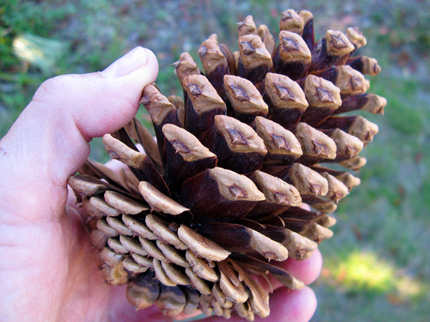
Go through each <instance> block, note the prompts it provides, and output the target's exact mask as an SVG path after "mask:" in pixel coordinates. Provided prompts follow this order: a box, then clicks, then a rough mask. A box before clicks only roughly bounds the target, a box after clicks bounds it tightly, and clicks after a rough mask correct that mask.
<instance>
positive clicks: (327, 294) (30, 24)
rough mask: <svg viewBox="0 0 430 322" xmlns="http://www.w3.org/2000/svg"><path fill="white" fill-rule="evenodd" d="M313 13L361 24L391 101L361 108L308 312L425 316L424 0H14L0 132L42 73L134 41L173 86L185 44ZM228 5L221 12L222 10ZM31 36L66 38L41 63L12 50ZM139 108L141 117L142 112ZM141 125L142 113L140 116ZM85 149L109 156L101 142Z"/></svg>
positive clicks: (332, 21)
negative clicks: (351, 160) (365, 137)
mask: <svg viewBox="0 0 430 322" xmlns="http://www.w3.org/2000/svg"><path fill="white" fill-rule="evenodd" d="M290 7H291V8H294V9H296V10H301V9H305V8H306V9H309V10H311V11H312V12H313V13H314V16H315V25H316V28H317V29H316V32H317V35H318V36H321V35H323V32H324V30H325V29H327V28H332V27H333V28H334V27H336V28H344V27H349V26H360V29H361V30H362V31H364V32H365V34H366V36H367V37H368V40H369V42H368V45H367V46H366V47H365V48H363V49H362V50H360V53H361V54H364V55H369V56H373V57H375V58H377V59H378V61H379V62H380V64H381V66H382V68H383V72H382V73H381V74H380V75H379V76H377V77H371V78H370V81H371V89H370V92H373V93H376V94H379V95H381V96H384V97H386V98H387V100H388V105H387V107H386V109H385V115H384V116H382V115H369V114H366V113H362V115H363V116H364V117H366V118H368V119H369V120H370V121H372V122H375V123H377V124H378V126H379V129H380V131H379V133H378V134H377V135H376V136H375V139H374V142H372V143H371V144H369V146H368V147H367V148H366V149H365V150H364V151H363V152H362V155H363V156H364V157H366V158H367V160H368V162H367V165H366V166H365V167H363V168H362V169H361V170H360V172H359V174H358V176H359V177H360V178H361V179H362V184H361V186H359V187H357V188H355V189H353V191H352V192H351V194H350V196H348V197H347V198H345V199H344V200H342V201H341V202H340V204H339V208H338V211H337V212H336V214H335V216H336V217H337V219H338V223H337V225H336V226H334V227H333V230H334V233H335V234H334V237H333V238H332V239H331V240H328V241H325V242H324V243H322V244H321V246H320V248H321V251H322V253H323V255H324V258H325V265H324V270H323V273H322V276H321V278H320V279H319V280H318V281H317V282H315V283H314V285H313V287H314V289H315V291H316V293H317V297H318V301H319V307H318V310H317V313H316V315H315V316H314V318H313V321H335V322H336V321H414V322H415V321H429V320H430V306H428V305H427V303H428V302H429V301H430V298H429V297H430V295H429V294H430V287H429V285H430V253H429V252H428V245H430V235H429V231H430V149H429V142H430V109H429V104H428V102H429V101H430V85H428V84H430V79H429V76H428V75H429V70H430V59H429V58H428V57H427V56H426V53H428V50H429V48H430V37H429V33H428V30H429V29H430V8H429V7H430V4H429V3H428V2H425V1H406V0H399V1H396V2H395V3H390V2H384V3H382V2H374V1H370V0H364V1H360V2H359V3H358V2H357V3H353V2H344V1H321V0H312V1H306V2H305V3H303V2H302V1H300V2H299V1H292V2H289V3H288V4H286V3H285V1H260V0H252V1H233V2H228V1H226V0H221V1H216V2H215V1H214V2H201V3H197V2H191V1H187V0H180V1H164V2H162V3H157V2H154V3H152V2H149V1H144V2H134V1H125V2H124V1H107V0H98V1H77V0H75V1H69V2H68V4H67V5H64V4H63V2H62V1H39V2H35V1H19V0H11V1H8V2H7V3H1V4H0V137H2V136H3V135H4V134H5V133H6V132H7V130H8V129H9V127H10V126H11V124H12V123H13V122H14V120H15V119H16V118H17V117H18V115H19V114H20V112H21V111H22V109H23V108H24V107H25V105H26V104H27V103H28V102H29V100H30V99H31V97H32V95H33V93H34V91H35V90H36V88H37V87H38V85H39V84H41V82H42V81H43V80H44V79H46V78H47V77H50V76H53V75H56V74H62V73H84V72H93V71H97V70H102V69H104V68H105V67H106V66H108V65H109V64H110V63H111V62H112V61H114V60H115V59H116V58H118V57H119V56H121V55H122V54H124V53H125V52H127V51H128V50H130V49H132V48H133V47H135V46H137V45H144V46H147V47H149V48H151V49H152V50H153V51H154V52H155V53H156V55H157V57H158V59H159V62H160V67H161V68H160V74H159V76H158V79H157V84H158V85H159V87H160V88H161V89H162V91H163V93H165V94H166V95H171V94H176V95H178V94H180V93H181V88H180V86H179V83H178V82H177V80H176V76H175V75H174V69H173V67H172V66H171V64H172V63H173V62H174V61H176V60H177V59H178V57H179V55H180V53H181V52H182V51H191V53H192V55H193V56H194V58H195V59H196V61H197V62H198V61H199V60H198V58H197V56H196V54H195V52H196V50H197V48H198V46H199V45H200V43H201V42H202V41H203V40H204V39H206V38H207V37H208V36H209V35H210V34H211V33H213V32H215V31H216V32H217V34H218V38H219V40H220V41H221V42H223V43H226V44H227V45H229V46H232V47H233V48H234V47H237V45H236V39H235V35H236V31H235V30H236V22H237V21H240V20H241V19H243V18H244V17H245V16H246V15H247V14H252V15H253V16H254V20H255V21H256V22H257V24H260V23H265V24H267V25H269V26H270V27H271V28H272V29H273V30H276V29H277V24H278V19H279V15H280V11H283V10H285V9H289V8H290ZM226 8H228V10H226ZM26 33H30V34H32V35H36V36H39V37H44V38H46V39H47V40H53V41H56V42H60V43H61V44H63V45H64V46H65V52H64V54H63V55H60V56H56V57H55V64H54V65H53V66H52V68H49V69H47V70H45V69H43V68H40V66H39V67H38V66H37V65H35V64H33V63H31V62H30V63H29V62H28V61H27V62H25V61H23V60H20V59H19V58H18V57H17V56H15V55H14V54H13V48H12V43H13V41H14V39H16V37H19V36H21V35H24V34H26ZM139 116H140V117H142V118H147V117H148V116H147V114H145V113H144V112H143V111H140V112H139ZM147 124H148V125H149V122H147ZM92 146H93V150H92V154H91V157H92V158H94V159H96V160H99V161H106V160H107V155H106V154H105V153H104V149H103V147H102V145H101V142H100V139H96V140H94V141H93V142H92Z"/></svg>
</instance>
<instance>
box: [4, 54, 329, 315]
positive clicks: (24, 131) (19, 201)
mask: <svg viewBox="0 0 430 322" xmlns="http://www.w3.org/2000/svg"><path fill="white" fill-rule="evenodd" d="M157 73H158V64H157V60H156V58H155V56H154V54H153V53H152V52H150V51H149V50H147V49H143V48H142V47H137V48H135V49H134V50H132V51H131V52H130V53H128V54H127V55H126V56H124V57H122V58H120V59H119V60H117V61H116V62H115V63H113V64H112V65H111V66H109V67H108V68H107V69H106V70H104V71H103V72H99V73H92V74H85V75H64V76H59V77H55V78H52V79H49V80H47V81H46V82H44V83H43V84H42V85H41V87H40V88H39V89H38V90H37V92H36V93H35V95H34V97H33V100H32V101H31V102H30V104H29V105H28V106H27V108H26V109H25V110H24V111H23V113H22V114H21V116H20V117H19V118H18V120H17V121H16V122H15V124H14V125H13V126H12V127H11V129H10V130H9V132H8V133H7V135H6V136H5V137H4V138H3V139H2V140H1V141H0V254H1V260H0V285H1V291H0V321H74V322H76V321H130V322H133V321H172V320H173V319H172V318H171V317H166V316H163V315H162V314H161V313H160V312H159V311H158V309H157V308H156V307H155V306H152V307H150V308H148V309H146V310H141V311H138V312H135V310H134V308H133V307H132V306H131V305H130V304H128V302H127V300H126V298H125V287H124V286H123V287H110V286H108V285H105V284H104V283H103V279H102V277H101V273H100V271H99V270H98V268H97V266H96V264H95V261H94V256H93V255H94V249H93V248H92V247H91V244H90V241H89V233H88V231H87V229H86V227H85V225H84V222H85V218H83V216H82V215H81V214H80V213H79V212H78V211H77V209H76V208H75V205H74V202H73V198H70V196H69V194H68V188H67V184H66V182H67V178H68V177H69V176H70V175H72V174H74V173H76V171H77V170H78V169H79V167H80V166H81V165H82V164H83V162H84V161H85V160H86V159H87V157H88V155H89V152H90V146H89V144H88V143H89V141H90V140H91V139H92V138H93V137H99V136H102V135H103V134H105V133H110V132H113V131H116V130H118V129H119V128H121V127H122V126H124V125H125V124H126V123H127V122H128V121H129V120H130V119H131V118H132V117H133V116H134V115H135V114H136V112H137V109H138V106H139V100H140V96H141V91H142V88H143V87H144V86H145V85H146V84H149V83H152V82H154V81H155V79H156V76H157ZM281 265H282V266H284V267H285V268H287V269H288V270H289V271H290V272H291V273H293V275H295V276H296V277H297V278H299V279H301V280H303V281H305V283H307V284H309V283H312V282H313V281H314V280H315V279H316V278H317V276H318V275H319V273H320V269H321V265H322V259H321V255H320V253H319V252H318V251H316V252H315V253H314V255H313V256H312V257H311V258H310V259H308V260H306V261H303V262H300V263H299V262H297V261H295V260H292V259H290V260H287V261H286V262H285V263H282V264H281ZM274 288H276V290H275V292H274V294H273V295H272V297H271V312H272V313H271V315H270V321H281V320H288V321H308V320H309V319H310V318H311V317H312V315H313V313H314V311H315V308H316V299H315V295H314V293H313V291H312V290H311V289H310V288H307V287H306V288H305V289H303V290H301V291H294V292H292V291H288V290H287V289H285V288H282V287H280V285H278V284H274ZM181 317H183V316H181ZM181 317H177V318H181ZM238 319H239V318H238V317H237V316H233V319H232V320H231V321H236V320H238ZM221 320H222V319H220V318H218V317H209V318H207V319H205V321H221ZM256 320H258V318H257V319H256Z"/></svg>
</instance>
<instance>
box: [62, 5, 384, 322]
mask: <svg viewBox="0 0 430 322" xmlns="http://www.w3.org/2000/svg"><path fill="white" fill-rule="evenodd" d="M279 27H280V30H279V34H278V35H273V34H272V33H271V31H272V29H271V28H270V27H268V26H266V25H258V27H257V25H256V23H255V22H254V18H253V17H252V16H247V17H246V18H245V19H244V20H243V21H242V22H239V23H238V41H237V47H236V48H234V49H233V48H231V49H230V48H229V47H228V46H226V45H225V44H222V43H220V42H219V40H218V37H217V36H216V34H213V35H211V36H210V37H209V38H208V39H207V40H205V41H204V42H203V43H202V45H201V46H200V47H199V49H198V55H199V57H200V59H201V61H202V65H203V68H204V70H201V71H200V69H199V67H198V66H197V64H196V63H195V62H194V60H193V58H192V57H191V55H190V54H188V53H183V54H181V55H180V57H179V60H178V61H177V62H176V63H174V66H175V70H176V74H177V76H178V78H179V81H180V83H181V86H182V89H183V92H184V98H181V97H178V96H174V95H172V96H169V97H166V96H164V95H163V93H161V92H160V91H159V89H158V87H157V86H156V85H155V84H150V85H147V86H146V87H145V88H144V89H143V91H142V98H141V103H142V104H143V105H144V106H145V108H146V109H147V110H148V112H149V114H150V116H151V118H152V121H153V125H154V131H155V135H156V139H154V138H153V137H152V134H151V132H150V131H149V130H148V129H146V128H145V127H144V126H143V125H142V124H141V123H140V122H139V121H138V120H137V119H136V118H134V119H133V120H132V121H130V122H129V123H128V124H127V125H126V126H125V127H124V128H122V129H120V130H118V131H117V132H114V133H111V134H106V135H104V137H103V142H104V144H105V146H106V150H107V153H108V154H109V155H110V157H111V158H112V159H116V160H119V161H121V162H122V163H123V164H124V165H125V168H124V169H123V170H121V171H120V172H119V173H117V172H114V171H113V170H111V169H109V168H108V167H106V166H104V165H102V164H100V163H97V162H94V161H90V160H88V161H87V162H86V163H85V164H84V165H83V166H82V167H81V169H80V170H79V174H78V175H76V176H72V177H70V178H69V180H68V184H69V186H70V187H71V188H72V189H73V191H74V192H75V195H76V198H77V202H78V203H79V204H80V205H82V209H83V211H84V212H85V213H86V216H87V217H88V219H89V221H88V227H89V228H90V230H91V233H90V240H91V242H92V244H93V245H94V247H95V249H96V262H97V263H98V265H99V267H100V269H101V275H102V276H103V278H104V279H105V281H106V283H107V284H110V285H125V284H127V290H126V297H127V299H128V301H129V302H130V303H131V304H132V305H133V306H135V307H136V309H144V308H147V307H149V306H151V305H156V306H157V307H158V308H159V310H160V311H161V312H163V313H164V314H165V315H168V316H175V315H177V314H179V313H185V314H193V313H195V312H196V310H201V311H202V312H203V313H205V314H206V315H211V314H215V315H217V316H222V317H224V318H225V319H228V318H230V317H231V316H232V314H233V313H237V314H238V315H239V316H240V317H242V318H246V319H247V320H248V321H253V320H254V318H255V316H256V315H258V316H260V317H261V318H265V317H268V316H270V306H269V304H270V294H269V293H268V292H267V291H266V288H265V287H264V286H263V285H260V284H259V283H257V282H256V280H255V279H254V276H255V275H261V277H263V279H266V280H267V281H269V279H268V276H273V277H274V278H276V279H277V280H279V281H280V282H281V283H282V284H283V285H284V286H285V287H287V288H289V289H300V288H303V287H304V284H303V282H301V281H300V280H298V279H297V278H295V277H294V276H293V275H292V274H290V273H289V272H288V271H286V270H283V269H280V268H278V267H277V266H275V265H274V264H273V262H274V261H281V262H282V261H285V260H286V259H287V258H288V257H292V258H295V259H297V260H304V259H306V258H308V257H309V256H311V254H312V252H314V251H315V249H316V248H317V247H318V244H319V243H321V242H322V241H324V240H326V239H329V238H331V237H332V235H333V232H332V231H331V230H330V227H331V226H333V225H334V224H335V223H336V219H335V217H334V216H333V215H332V214H331V213H332V212H334V211H335V210H336V208H337V204H338V202H342V201H341V200H342V199H343V198H345V197H347V195H348V194H349V192H350V191H351V189H353V188H355V187H356V186H358V185H359V184H360V179H359V178H358V177H356V175H355V174H354V175H353V174H351V173H350V171H351V170H352V171H358V170H359V169H360V168H361V167H362V166H364V165H365V163H366V158H365V157H363V156H362V150H363V149H364V147H365V146H366V145H367V144H370V142H371V141H372V140H373V137H374V136H375V135H376V134H377V132H378V131H379V128H378V126H377V125H376V124H374V123H372V122H369V121H368V120H366V118H365V117H363V116H361V115H353V113H354V112H355V111H359V110H362V111H366V112H369V113H373V114H382V113H383V111H384V107H385V106H386V103H387V102H386V100H385V99H384V98H383V97H380V96H377V95H375V94H371V93H367V90H368V89H369V81H368V80H367V79H366V78H365V77H364V76H363V74H365V75H368V76H370V77H372V76H374V75H377V74H379V73H380V72H381V68H380V66H379V65H378V63H377V61H376V60H375V59H373V58H369V57H367V56H354V53H355V51H356V50H357V49H358V48H361V47H363V46H364V45H365V44H366V42H367V40H366V38H365V37H364V36H363V34H362V33H361V32H360V31H359V30H358V29H357V28H348V29H347V30H345V31H344V32H342V31H337V30H329V31H327V32H326V34H325V35H324V36H323V37H322V38H321V39H320V40H315V33H314V17H313V15H312V13H311V12H309V11H306V10H303V11H299V12H295V11H294V10H286V11H284V12H282V15H281V17H280V23H279ZM343 113H348V115H346V116H345V115H342V114H343ZM142 148H143V150H142ZM142 151H143V152H142ZM335 164H337V165H339V166H340V167H339V166H337V165H336V167H334V165H335ZM342 169H343V170H342ZM303 203H306V204H308V205H309V206H310V207H311V210H305V209H303V208H301V206H302V204H303Z"/></svg>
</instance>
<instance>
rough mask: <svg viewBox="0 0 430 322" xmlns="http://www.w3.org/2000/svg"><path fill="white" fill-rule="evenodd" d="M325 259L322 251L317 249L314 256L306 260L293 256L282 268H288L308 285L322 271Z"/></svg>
mask: <svg viewBox="0 0 430 322" xmlns="http://www.w3.org/2000/svg"><path fill="white" fill-rule="evenodd" d="M322 264H323V259H322V256H321V252H320V251H319V250H318V249H317V250H315V251H314V252H313V254H312V256H311V257H310V258H308V259H306V260H304V261H298V260H295V259H293V258H290V259H289V260H287V261H285V263H283V265H282V268H284V269H285V270H287V271H288V272H289V273H290V274H291V275H293V276H294V277H295V278H297V279H299V280H301V281H302V282H303V283H305V284H306V285H308V284H311V283H312V282H314V281H315V280H316V279H317V278H318V276H319V275H320V273H321V269H322Z"/></svg>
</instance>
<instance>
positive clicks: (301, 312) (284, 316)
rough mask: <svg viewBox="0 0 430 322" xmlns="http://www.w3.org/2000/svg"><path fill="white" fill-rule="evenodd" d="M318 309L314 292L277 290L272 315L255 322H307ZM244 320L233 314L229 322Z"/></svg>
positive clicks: (212, 320) (214, 320) (216, 321)
mask: <svg viewBox="0 0 430 322" xmlns="http://www.w3.org/2000/svg"><path fill="white" fill-rule="evenodd" d="M316 308H317V299H316V297H315V293H314V291H312V289H310V288H309V287H307V286H306V287H305V288H304V289H302V290H299V291H290V290H288V289H286V288H279V289H277V290H276V291H275V292H274V293H273V294H272V295H271V297H270V315H269V316H268V317H267V318H265V319H262V318H260V317H258V316H257V317H256V318H255V321H256V322H258V321H270V322H284V321H291V322H293V321H294V322H307V321H309V320H310V319H311V318H312V316H313V315H314V313H315V310H316ZM201 321H204V322H222V321H225V320H224V319H223V318H222V317H217V316H211V317H209V318H206V319H203V320H201ZM242 321H244V319H243V318H241V317H239V316H238V315H236V314H233V315H232V317H231V319H230V320H229V322H242Z"/></svg>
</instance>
